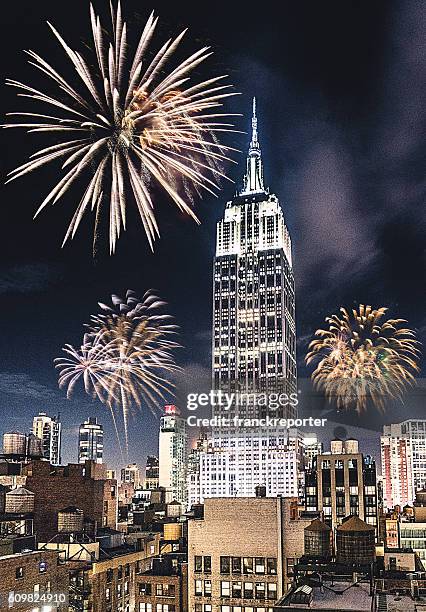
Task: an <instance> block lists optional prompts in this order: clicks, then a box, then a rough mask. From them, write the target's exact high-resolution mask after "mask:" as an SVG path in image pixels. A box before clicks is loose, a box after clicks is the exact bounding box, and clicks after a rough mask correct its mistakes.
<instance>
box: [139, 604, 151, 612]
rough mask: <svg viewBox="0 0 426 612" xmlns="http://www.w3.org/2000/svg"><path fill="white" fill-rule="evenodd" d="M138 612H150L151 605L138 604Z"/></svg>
mask: <svg viewBox="0 0 426 612" xmlns="http://www.w3.org/2000/svg"><path fill="white" fill-rule="evenodd" d="M139 612H152V604H151V603H140V604H139Z"/></svg>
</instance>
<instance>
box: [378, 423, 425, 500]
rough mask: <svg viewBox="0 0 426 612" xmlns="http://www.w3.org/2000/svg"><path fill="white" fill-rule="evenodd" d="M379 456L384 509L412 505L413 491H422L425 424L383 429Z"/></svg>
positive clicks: (423, 482)
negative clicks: (380, 459)
mask: <svg viewBox="0 0 426 612" xmlns="http://www.w3.org/2000/svg"><path fill="white" fill-rule="evenodd" d="M381 455H382V456H381V458H382V477H383V497H384V502H385V505H386V507H388V508H392V507H394V506H395V505H401V506H404V505H405V504H412V503H413V500H414V498H415V495H416V491H419V490H421V489H424V488H426V420H424V419H410V420H407V421H403V422H402V423H397V424H392V425H385V426H384V428H383V435H382V436H381Z"/></svg>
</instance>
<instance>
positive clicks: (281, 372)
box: [188, 100, 303, 504]
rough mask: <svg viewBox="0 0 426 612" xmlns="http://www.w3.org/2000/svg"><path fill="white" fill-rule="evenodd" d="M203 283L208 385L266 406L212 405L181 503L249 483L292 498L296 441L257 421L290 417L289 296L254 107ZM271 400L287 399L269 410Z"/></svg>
mask: <svg viewBox="0 0 426 612" xmlns="http://www.w3.org/2000/svg"><path fill="white" fill-rule="evenodd" d="M213 277H214V278H213V338H212V340H213V348H212V385H213V388H214V390H216V391H217V392H218V393H219V392H222V393H228V394H234V396H235V397H237V396H238V397H239V398H241V397H243V396H246V397H251V398H253V397H256V398H259V397H260V396H267V397H268V400H267V402H266V403H262V404H260V403H258V401H257V400H255V401H253V400H248V401H246V400H244V401H242V402H240V401H234V402H233V403H232V404H231V403H229V404H228V403H222V404H221V403H219V402H216V403H214V404H213V406H212V412H213V415H212V416H213V417H215V418H216V417H218V418H217V421H215V423H216V422H217V425H214V427H213V428H212V430H211V431H210V432H209V434H208V436H207V439H204V440H202V443H200V447H199V448H197V449H195V450H194V451H193V453H192V463H191V469H189V475H188V497H189V502H190V504H191V503H196V502H200V501H201V502H202V501H203V500H204V499H207V498H211V497H252V496H254V495H255V491H256V487H257V486H258V485H261V486H263V487H265V491H266V495H269V496H276V495H282V496H284V497H287V496H289V497H295V496H297V495H298V494H299V491H300V487H301V486H302V485H303V442H302V439H301V435H300V434H299V433H298V432H297V430H294V429H293V430H289V429H287V428H286V427H281V426H273V427H271V426H270V425H268V424H266V423H265V421H266V419H265V416H268V417H269V416H270V417H274V416H275V417H283V418H293V417H295V416H296V412H297V382H296V324H295V290H294V276H293V267H292V253H291V240H290V235H289V231H288V229H287V226H286V224H285V221H284V214H283V211H282V209H281V206H280V203H279V201H278V198H277V196H276V195H274V194H272V193H270V192H269V189H268V188H267V187H265V182H264V176H263V163H262V154H261V150H260V145H259V138H258V130H257V116H256V102H255V100H253V116H252V133H251V142H250V146H249V150H248V154H247V161H246V172H245V175H244V179H243V184H242V187H241V189H240V190H239V191H238V193H237V194H236V196H235V197H234V198H233V199H232V200H230V201H229V202H227V204H226V207H225V212H224V217H223V219H222V220H220V221H219V222H218V224H217V235H216V254H215V259H214V271H213ZM272 394H274V395H277V394H282V395H284V394H287V396H288V397H290V395H291V394H294V395H293V399H292V400H291V401H289V402H288V403H287V404H285V402H284V403H283V404H280V405H279V406H277V405H275V406H274V407H272V404H271V402H270V401H269V400H270V399H271V397H272ZM228 397H229V396H228ZM294 398H295V400H296V401H294ZM235 418H237V419H238V420H239V419H241V420H243V421H244V424H243V425H241V424H240V423H239V421H238V423H236V422H235V421H234V419H235ZM245 419H248V420H249V422H250V423H251V422H252V421H256V422H259V423H260V422H261V424H260V425H253V426H252V425H251V424H248V425H247V424H246V423H245ZM224 421H227V423H223V424H222V422H224Z"/></svg>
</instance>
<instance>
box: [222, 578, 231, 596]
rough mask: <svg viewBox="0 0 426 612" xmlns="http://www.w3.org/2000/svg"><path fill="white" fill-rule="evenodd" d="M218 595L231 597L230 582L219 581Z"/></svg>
mask: <svg viewBox="0 0 426 612" xmlns="http://www.w3.org/2000/svg"><path fill="white" fill-rule="evenodd" d="M220 596H221V597H231V583H230V582H228V581H227V580H226V581H223V580H222V581H221V583H220Z"/></svg>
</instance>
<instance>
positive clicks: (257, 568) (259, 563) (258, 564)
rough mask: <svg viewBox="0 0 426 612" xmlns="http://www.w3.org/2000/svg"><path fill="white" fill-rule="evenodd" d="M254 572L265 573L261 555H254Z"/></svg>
mask: <svg viewBox="0 0 426 612" xmlns="http://www.w3.org/2000/svg"><path fill="white" fill-rule="evenodd" d="M255 572H256V574H264V573H265V559H264V558H263V557H256V563H255Z"/></svg>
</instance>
